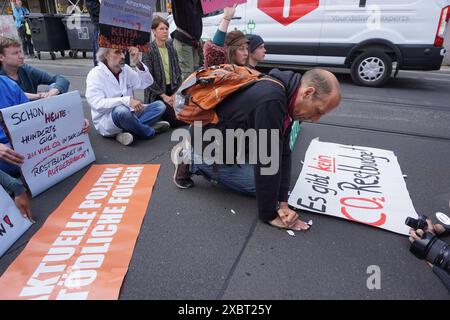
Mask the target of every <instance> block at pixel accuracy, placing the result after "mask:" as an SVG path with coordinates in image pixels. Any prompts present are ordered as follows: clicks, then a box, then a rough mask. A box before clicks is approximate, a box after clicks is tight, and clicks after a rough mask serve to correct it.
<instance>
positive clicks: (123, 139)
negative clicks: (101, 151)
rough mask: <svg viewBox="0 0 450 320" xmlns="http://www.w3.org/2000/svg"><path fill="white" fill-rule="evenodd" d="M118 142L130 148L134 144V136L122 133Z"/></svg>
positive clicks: (118, 137) (117, 137) (117, 138)
mask: <svg viewBox="0 0 450 320" xmlns="http://www.w3.org/2000/svg"><path fill="white" fill-rule="evenodd" d="M116 140H117V141H119V142H120V143H121V144H123V145H124V146H128V145H130V144H132V143H133V141H134V138H133V135H132V134H131V133H129V132H121V133H119V134H118V135H117V136H116Z"/></svg>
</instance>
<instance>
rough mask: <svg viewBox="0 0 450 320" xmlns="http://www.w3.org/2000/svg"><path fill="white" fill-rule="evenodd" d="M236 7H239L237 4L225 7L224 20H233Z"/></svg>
mask: <svg viewBox="0 0 450 320" xmlns="http://www.w3.org/2000/svg"><path fill="white" fill-rule="evenodd" d="M236 7H237V3H235V4H233V6H232V7H225V8H224V9H223V18H224V19H225V20H231V19H233V17H234V15H235V14H236Z"/></svg>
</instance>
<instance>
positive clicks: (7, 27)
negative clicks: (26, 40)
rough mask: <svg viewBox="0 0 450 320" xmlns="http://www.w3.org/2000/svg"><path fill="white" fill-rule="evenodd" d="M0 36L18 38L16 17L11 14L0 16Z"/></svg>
mask: <svg viewBox="0 0 450 320" xmlns="http://www.w3.org/2000/svg"><path fill="white" fill-rule="evenodd" d="M0 36H2V37H9V38H18V37H19V36H18V34H17V29H16V25H15V24H14V18H13V16H11V15H4V16H0Z"/></svg>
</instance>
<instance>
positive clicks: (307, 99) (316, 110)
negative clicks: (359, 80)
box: [293, 69, 341, 122]
mask: <svg viewBox="0 0 450 320" xmlns="http://www.w3.org/2000/svg"><path fill="white" fill-rule="evenodd" d="M340 102H341V89H340V85H339V81H338V80H337V79H336V77H335V76H334V74H332V73H331V72H329V71H327V70H323V69H312V70H310V71H308V72H306V73H305V74H304V75H303V77H302V80H301V85H300V90H299V92H298V95H297V100H296V103H295V108H294V114H293V116H294V119H296V120H300V121H304V120H311V121H314V122H315V121H318V120H319V119H320V117H321V116H323V115H324V114H327V113H329V112H331V111H332V110H333V109H335V108H336V107H337V106H338V105H339V103H340Z"/></svg>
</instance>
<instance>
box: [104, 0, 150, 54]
mask: <svg viewBox="0 0 450 320" xmlns="http://www.w3.org/2000/svg"><path fill="white" fill-rule="evenodd" d="M155 2H156V0H134V1H131V0H129V1H122V0H103V1H102V2H101V8H100V28H99V31H100V32H99V34H100V35H99V46H100V47H103V48H112V49H121V50H126V49H128V48H129V47H131V46H134V47H138V48H139V50H140V51H142V52H148V51H149V50H150V39H151V35H150V32H151V29H152V19H153V11H154V8H155Z"/></svg>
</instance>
